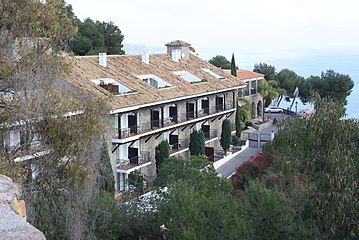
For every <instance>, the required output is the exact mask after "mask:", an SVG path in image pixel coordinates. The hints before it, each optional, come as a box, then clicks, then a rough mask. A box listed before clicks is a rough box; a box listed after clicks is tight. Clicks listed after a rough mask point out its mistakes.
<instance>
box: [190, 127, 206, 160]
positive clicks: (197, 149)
mask: <svg viewBox="0 0 359 240" xmlns="http://www.w3.org/2000/svg"><path fill="white" fill-rule="evenodd" d="M204 141H205V139H204V133H203V131H202V130H199V131H195V130H193V131H192V133H191V135H190V140H189V152H190V154H191V155H195V156H200V155H203V154H204V150H205V146H204Z"/></svg>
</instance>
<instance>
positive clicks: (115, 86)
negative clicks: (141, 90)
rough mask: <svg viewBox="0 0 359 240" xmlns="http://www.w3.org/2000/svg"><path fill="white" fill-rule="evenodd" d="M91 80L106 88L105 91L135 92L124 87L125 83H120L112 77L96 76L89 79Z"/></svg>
mask: <svg viewBox="0 0 359 240" xmlns="http://www.w3.org/2000/svg"><path fill="white" fill-rule="evenodd" d="M91 82H93V83H95V84H97V85H98V86H100V87H102V88H104V89H106V90H107V91H109V92H110V93H112V94H114V95H117V94H126V93H131V92H135V91H133V90H131V89H129V88H128V87H126V86H125V85H123V84H121V83H120V82H119V81H118V80H115V79H112V78H98V79H94V80H91Z"/></svg>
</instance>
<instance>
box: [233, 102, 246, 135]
mask: <svg viewBox="0 0 359 240" xmlns="http://www.w3.org/2000/svg"><path fill="white" fill-rule="evenodd" d="M243 122H244V121H243ZM235 125H236V137H237V139H239V140H240V138H241V133H242V129H243V124H242V121H241V108H240V106H239V104H237V109H236V118H235Z"/></svg>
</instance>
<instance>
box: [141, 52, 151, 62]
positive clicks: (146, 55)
mask: <svg viewBox="0 0 359 240" xmlns="http://www.w3.org/2000/svg"><path fill="white" fill-rule="evenodd" d="M142 62H144V63H146V64H150V54H149V52H145V53H142Z"/></svg>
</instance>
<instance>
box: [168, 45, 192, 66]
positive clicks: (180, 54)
mask: <svg viewBox="0 0 359 240" xmlns="http://www.w3.org/2000/svg"><path fill="white" fill-rule="evenodd" d="M165 46H166V47H167V53H168V54H171V56H172V60H173V61H175V62H178V61H179V60H180V59H188V58H189V52H190V47H191V44H189V43H186V42H183V41H180V40H176V41H173V42H170V43H167V44H166V45H165ZM174 51H176V53H174Z"/></svg>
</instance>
